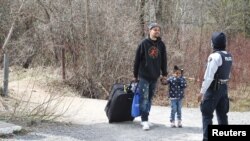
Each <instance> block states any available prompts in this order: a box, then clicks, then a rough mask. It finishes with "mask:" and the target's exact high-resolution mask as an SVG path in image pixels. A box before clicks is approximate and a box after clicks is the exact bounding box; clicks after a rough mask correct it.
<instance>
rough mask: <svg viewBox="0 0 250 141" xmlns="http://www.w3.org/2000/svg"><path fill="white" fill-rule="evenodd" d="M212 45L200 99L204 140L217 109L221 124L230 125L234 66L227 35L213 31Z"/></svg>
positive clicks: (204, 140)
mask: <svg viewBox="0 0 250 141" xmlns="http://www.w3.org/2000/svg"><path fill="white" fill-rule="evenodd" d="M211 46H212V48H213V53H212V54H210V55H209V57H208V62H207V66H206V71H205V74H204V80H203V82H202V87H201V90H200V94H198V101H199V102H201V103H200V110H201V113H202V126H203V141H207V140H208V125H212V124H213V123H212V119H213V112H214V111H216V115H217V121H218V124H219V125H228V116H227V113H228V112H229V99H228V86H227V84H228V80H229V76H230V72H231V67H232V61H233V59H232V55H231V54H230V53H229V52H228V51H226V35H225V33H223V32H214V33H212V41H211Z"/></svg>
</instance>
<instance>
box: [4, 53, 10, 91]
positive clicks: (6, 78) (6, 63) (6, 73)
mask: <svg viewBox="0 0 250 141" xmlns="http://www.w3.org/2000/svg"><path fill="white" fill-rule="evenodd" d="M3 73H4V80H3V96H8V82H9V58H8V54H6V53H4V72H3Z"/></svg>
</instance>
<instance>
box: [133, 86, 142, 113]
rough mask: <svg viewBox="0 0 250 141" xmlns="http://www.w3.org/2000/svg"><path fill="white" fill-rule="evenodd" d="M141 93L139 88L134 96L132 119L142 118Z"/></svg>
mask: <svg viewBox="0 0 250 141" xmlns="http://www.w3.org/2000/svg"><path fill="white" fill-rule="evenodd" d="M140 115H141V113H140V93H139V89H138V88H137V89H136V91H135V94H134V98H133V102H132V108H131V116H132V117H138V116H140Z"/></svg>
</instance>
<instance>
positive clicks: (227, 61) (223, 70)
mask: <svg viewBox="0 0 250 141" xmlns="http://www.w3.org/2000/svg"><path fill="white" fill-rule="evenodd" d="M217 53H219V54H220V55H221V58H222V65H221V66H219V67H218V70H217V71H216V73H215V74H216V75H215V77H218V78H217V79H222V80H226V79H229V74H230V71H231V67H232V61H233V58H232V55H231V54H230V53H227V54H224V53H222V52H220V51H217Z"/></svg>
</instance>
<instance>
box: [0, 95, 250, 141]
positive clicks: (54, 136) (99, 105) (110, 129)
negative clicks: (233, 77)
mask: <svg viewBox="0 0 250 141" xmlns="http://www.w3.org/2000/svg"><path fill="white" fill-rule="evenodd" d="M69 99H70V98H69ZM69 99H66V100H65V101H70V100H69ZM106 103H107V101H105V100H94V99H83V98H75V99H74V101H73V102H72V103H71V106H70V108H69V110H68V111H67V112H66V113H65V116H64V117H63V118H61V119H60V122H58V123H53V124H51V123H50V124H49V123H42V124H38V125H37V126H35V127H34V128H32V132H29V133H28V134H25V135H17V136H14V138H11V139H2V140H6V141H13V140H18V141H56V140H60V141H201V139H202V129H201V113H200V111H199V109H198V108H183V111H182V112H183V128H170V124H169V115H170V108H169V107H161V106H153V107H152V110H151V113H150V117H149V118H150V121H151V122H152V123H153V124H154V125H153V126H152V127H151V129H150V130H149V131H143V130H142V129H141V125H140V118H136V119H135V120H134V121H132V122H131V121H130V122H121V123H112V124H109V123H108V120H107V117H106V115H105V112H104V107H105V105H106ZM249 117H250V112H230V113H229V123H230V124H249V123H250V118H249ZM214 123H215V124H217V122H216V118H214Z"/></svg>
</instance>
